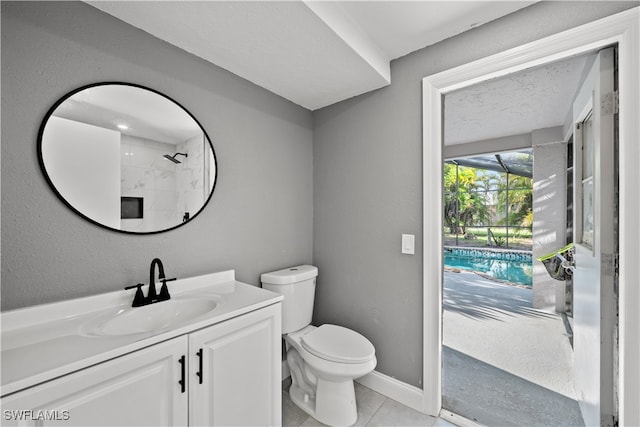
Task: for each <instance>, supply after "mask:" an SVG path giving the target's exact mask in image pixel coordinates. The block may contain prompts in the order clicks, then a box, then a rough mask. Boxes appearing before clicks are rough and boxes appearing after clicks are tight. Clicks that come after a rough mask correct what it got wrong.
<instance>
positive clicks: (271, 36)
mask: <svg viewBox="0 0 640 427" xmlns="http://www.w3.org/2000/svg"><path fill="white" fill-rule="evenodd" d="M87 3H89V4H91V5H92V6H94V7H96V8H98V9H100V10H102V11H104V12H106V13H108V14H110V15H113V16H114V17H116V18H118V19H120V20H122V21H124V22H127V23H129V24H130V25H133V26H135V27H137V28H140V29H142V30H144V31H146V32H148V33H150V34H152V35H154V36H156V37H158V38H160V39H162V40H165V41H167V42H168V43H171V44H173V45H175V46H177V47H179V48H181V49H183V50H185V51H188V52H190V53H192V54H194V55H196V56H198V57H200V58H203V59H205V60H207V61H209V62H211V63H213V64H215V65H217V66H220V67H222V68H224V69H226V70H228V71H230V72H232V73H234V74H236V75H238V76H240V77H243V78H245V79H247V80H249V81H251V82H253V83H255V84H257V85H259V86H261V87H264V88H266V89H268V90H269V91H271V92H274V93H276V94H278V95H280V96H282V97H284V98H286V99H288V100H290V101H292V102H294V103H296V104H298V105H300V106H302V107H305V108H307V109H309V110H312V111H313V110H316V109H319V108H322V107H325V106H328V105H331V104H334V103H336V102H339V101H342V100H344V99H347V98H350V97H353V96H357V95H360V94H362V93H366V92H369V91H371V90H374V89H377V88H380V87H383V86H386V85H389V84H390V82H391V75H390V62H391V61H392V60H393V59H395V58H398V57H401V56H404V55H406V54H408V53H411V52H413V51H415V50H418V49H420V48H423V47H425V46H429V45H432V44H434V43H437V42H438V41H441V40H444V39H446V38H449V37H452V36H454V35H456V34H459V33H462V32H464V31H467V30H469V29H471V28H474V27H476V26H479V25H482V24H484V23H486V22H489V21H491V20H494V19H497V18H499V17H501V16H504V15H507V14H509V13H512V12H514V11H516V10H518V9H521V8H524V7H527V6H529V5H531V4H532V3H535V2H534V1H428V0H425V1H397V0H394V1H391V0H387V1H385V0H380V1H305V0H289V1H87ZM167 17H171V19H167ZM587 62H588V58H586V57H576V58H569V59H567V60H564V61H559V62H556V63H553V64H548V65H546V66H544V67H539V68H536V69H530V70H525V71H523V72H520V73H517V74H513V75H509V76H506V77H503V78H501V79H496V80H491V81H488V82H484V83H481V84H477V85H474V86H472V87H469V88H465V89H461V90H459V91H456V92H453V93H450V94H447V96H446V97H445V144H447V145H451V144H461V143H465V142H470V141H478V140H483V139H489V138H495V137H500V136H507V135H516V134H524V133H529V132H531V131H532V130H535V129H543V128H548V127H554V126H559V125H562V124H563V123H564V121H565V119H566V117H567V114H568V112H569V111H570V108H571V101H572V99H573V97H574V95H575V93H576V90H577V87H578V84H579V82H580V81H581V79H582V74H583V70H584V67H585V64H586V63H587Z"/></svg>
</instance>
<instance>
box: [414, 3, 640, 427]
mask: <svg viewBox="0 0 640 427" xmlns="http://www.w3.org/2000/svg"><path fill="white" fill-rule="evenodd" d="M613 44H617V45H618V59H619V62H618V82H619V92H620V113H619V165H620V170H619V177H620V188H619V201H620V214H619V230H620V231H619V235H620V241H619V251H620V275H619V310H620V311H619V375H618V408H619V410H618V416H619V424H620V425H629V426H632V425H633V426H637V425H640V405H638V402H640V334H639V331H640V310H639V308H640V287H639V286H638V284H637V283H638V277H640V263H639V262H638V259H639V257H640V221H638V215H637V212H639V211H640V187H639V186H638V183H639V182H640V142H638V141H639V140H640V120H638V117H640V81H639V79H638V76H640V7H636V8H633V9H629V10H627V11H625V12H622V13H618V14H616V15H612V16H609V17H606V18H603V19H600V20H597V21H594V22H591V23H588V24H585V25H582V26H579V27H576V28H573V29H570V30H567V31H563V32H561V33H558V34H555V35H552V36H549V37H546V38H544V39H540V40H536V41H534V42H531V43H527V44H525V45H522V46H520V47H516V48H513V49H510V50H507V51H504V52H502V53H498V54H496V55H492V56H489V57H486V58H483V59H480V60H477V61H474V62H471V63H468V64H465V65H462V66H459V67H456V68H453V69H450V70H447V71H443V72H441V73H438V74H434V75H431V76H428V77H425V78H424V79H423V85H422V90H423V142H422V146H423V149H422V152H423V160H422V162H423V163H422V171H423V230H424V231H423V232H424V236H423V242H426V243H425V245H424V259H423V290H424V292H423V298H424V300H423V322H424V329H423V330H424V332H423V334H424V337H423V354H424V356H423V358H424V359H423V360H424V362H423V363H424V364H423V384H424V389H423V411H424V412H426V413H428V414H430V415H433V416H437V415H438V413H439V412H440V409H441V406H442V371H441V366H442V277H443V276H442V268H443V267H442V161H443V158H442V151H443V148H442V120H443V117H442V108H441V105H442V97H443V96H444V95H445V94H446V93H448V92H451V91H453V90H456V89H460V88H463V87H467V86H471V85H473V84H476V83H479V82H483V81H486V80H489V79H493V78H496V77H501V76H505V75H508V74H510V73H513V72H517V71H520V70H524V69H526V68H530V67H535V66H538V65H542V64H546V63H549V62H552V61H557V60H559V59H563V58H567V57H570V56H573V55H579V54H582V53H586V52H589V51H594V50H598V49H601V48H603V47H606V46H610V45H613Z"/></svg>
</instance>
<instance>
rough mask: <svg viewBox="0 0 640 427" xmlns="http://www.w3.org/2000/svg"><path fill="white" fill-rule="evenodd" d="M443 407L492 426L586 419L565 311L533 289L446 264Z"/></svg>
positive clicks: (570, 423)
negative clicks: (544, 307)
mask: <svg viewBox="0 0 640 427" xmlns="http://www.w3.org/2000/svg"><path fill="white" fill-rule="evenodd" d="M443 342H444V348H443V407H444V408H445V409H448V410H450V411H452V412H455V413H458V414H460V415H463V416H465V417H466V418H469V419H471V420H475V421H476V422H478V423H480V424H484V425H487V426H582V425H583V422H582V417H581V415H580V409H579V407H578V403H577V402H576V400H575V395H574V391H573V351H572V349H571V345H570V341H569V338H568V335H567V331H566V328H565V326H564V322H563V319H562V316H561V315H558V314H555V313H547V312H543V311H539V310H535V309H533V308H532V291H531V289H527V288H521V287H515V286H509V285H504V284H500V283H496V282H494V281H492V280H489V279H485V278H483V277H481V276H478V275H477V274H474V273H471V272H460V273H454V272H445V278H444V319H443Z"/></svg>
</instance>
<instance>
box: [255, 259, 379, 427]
mask: <svg viewBox="0 0 640 427" xmlns="http://www.w3.org/2000/svg"><path fill="white" fill-rule="evenodd" d="M316 276H317V268H316V267H313V266H308V265H303V266H298V267H292V268H289V269H284V270H278V271H275V272H272V273H265V274H263V275H262V276H261V281H262V286H263V287H264V288H265V289H269V290H271V291H275V292H279V293H281V294H283V295H284V296H285V299H284V301H283V307H282V311H283V313H282V322H283V328H282V330H283V334H284V338H285V343H286V347H287V364H288V365H289V369H290V371H291V388H290V389H289V396H290V397H291V400H292V401H293V403H294V404H296V406H298V407H299V408H301V409H302V410H303V411H305V412H306V413H308V414H309V415H311V416H312V417H313V418H315V419H316V420H318V421H320V422H322V423H324V424H326V425H329V426H336V427H337V426H350V425H352V424H354V423H355V422H356V420H357V418H358V410H357V407H356V398H355V391H354V385H353V380H354V379H356V378H359V377H362V376H364V375H366V374H368V373H370V372H371V371H373V369H374V368H375V366H376V363H377V360H376V356H375V348H374V346H373V344H371V342H370V341H369V340H368V339H367V338H365V337H364V336H362V335H360V334H359V333H357V332H355V331H352V330H351V329H348V328H344V327H342V326H337V325H331V324H325V325H321V326H318V327H316V326H312V325H311V324H310V322H311V314H312V311H313V299H314V294H315V283H316Z"/></svg>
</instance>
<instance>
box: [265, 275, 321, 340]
mask: <svg viewBox="0 0 640 427" xmlns="http://www.w3.org/2000/svg"><path fill="white" fill-rule="evenodd" d="M317 276H318V268H317V267H314V266H313V265H299V266H297V267H290V268H285V269H282V270H278V271H272V272H271V273H264V274H262V275H261V276H260V281H261V282H262V287H263V288H264V289H267V290H270V291H273V292H277V293H279V294H282V295H284V301H283V302H282V333H283V334H288V333H289V332H293V331H297V330H299V329H302V328H304V327H305V326H307V325H309V324H311V317H312V315H313V300H314V297H315V291H316V277H317Z"/></svg>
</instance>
